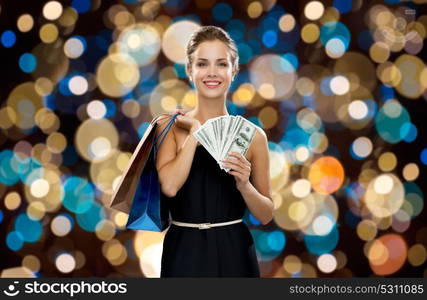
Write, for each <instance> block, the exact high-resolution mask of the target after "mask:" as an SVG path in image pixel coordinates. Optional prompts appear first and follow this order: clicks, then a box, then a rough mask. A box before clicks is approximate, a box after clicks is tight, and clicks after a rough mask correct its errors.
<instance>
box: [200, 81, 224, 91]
mask: <svg viewBox="0 0 427 300" xmlns="http://www.w3.org/2000/svg"><path fill="white" fill-rule="evenodd" d="M203 83H204V84H205V85H206V86H207V87H208V88H210V89H212V88H216V87H217V86H219V85H220V84H221V81H217V80H212V81H211V80H209V81H203Z"/></svg>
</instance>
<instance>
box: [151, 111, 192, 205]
mask: <svg viewBox="0 0 427 300" xmlns="http://www.w3.org/2000/svg"><path fill="white" fill-rule="evenodd" d="M184 118H186V119H184ZM183 119H184V120H183ZM188 119H189V118H188V117H183V116H178V117H177V122H176V123H175V124H173V125H172V127H171V130H170V131H169V133H168V134H167V136H166V137H165V139H164V140H163V143H162V145H161V146H160V148H159V151H158V152H157V159H156V168H157V172H158V174H159V181H160V188H161V190H162V192H163V193H164V194H165V195H166V196H168V197H174V196H175V195H176V193H177V192H178V191H179V189H180V188H181V187H182V186H183V185H184V183H185V181H186V180H187V177H188V174H189V173H190V169H191V165H192V163H193V157H194V153H195V151H196V147H197V143H198V142H197V140H196V139H195V138H194V136H193V132H194V130H196V129H198V127H199V126H200V123H198V121H197V122H193V123H194V124H193V123H191V122H189V121H188ZM183 122H187V123H186V124H184V126H187V129H189V135H188V137H187V139H186V140H185V141H184V144H183V146H182V148H181V149H180V150H179V151H177V143H176V139H175V133H174V130H175V126H177V123H180V124H181V126H182V124H183ZM197 123H198V124H197ZM166 124H167V122H164V123H163V124H161V125H160V124H159V125H158V127H157V132H156V134H157V135H158V134H160V132H161V131H162V130H163V128H164V127H165V126H166Z"/></svg>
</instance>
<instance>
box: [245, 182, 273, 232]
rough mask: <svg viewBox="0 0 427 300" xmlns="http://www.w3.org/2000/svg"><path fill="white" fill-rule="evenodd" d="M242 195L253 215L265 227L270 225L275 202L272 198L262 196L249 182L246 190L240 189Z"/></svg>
mask: <svg viewBox="0 0 427 300" xmlns="http://www.w3.org/2000/svg"><path fill="white" fill-rule="evenodd" d="M240 193H241V194H242V196H243V199H244V200H245V202H246V205H247V207H248V209H249V211H250V212H251V214H252V215H253V216H254V217H255V218H257V219H258V220H259V221H260V222H261V223H262V224H263V225H266V224H268V223H269V222H270V221H271V220H272V219H273V208H274V206H273V202H272V200H271V199H270V198H268V197H266V196H264V195H262V194H261V193H260V192H258V191H257V189H256V188H255V187H254V186H253V185H252V183H250V182H248V184H247V186H246V187H245V188H242V189H240Z"/></svg>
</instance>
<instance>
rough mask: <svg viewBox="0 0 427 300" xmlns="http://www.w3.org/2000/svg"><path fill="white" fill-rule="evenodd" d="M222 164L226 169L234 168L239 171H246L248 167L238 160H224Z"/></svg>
mask: <svg viewBox="0 0 427 300" xmlns="http://www.w3.org/2000/svg"><path fill="white" fill-rule="evenodd" d="M222 166H223V167H224V168H226V169H233V170H236V171H239V172H244V171H245V169H246V167H245V166H242V165H240V164H239V163H237V162H231V161H226V162H224V163H223V165H222Z"/></svg>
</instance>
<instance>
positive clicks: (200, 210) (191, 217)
mask: <svg viewBox="0 0 427 300" xmlns="http://www.w3.org/2000/svg"><path fill="white" fill-rule="evenodd" d="M161 197H162V199H161V201H167V203H168V205H169V209H170V213H171V217H172V219H173V220H175V221H180V222H187V223H218V222H227V221H232V220H236V219H240V218H243V216H244V214H245V209H246V203H245V201H244V199H243V197H242V195H241V194H240V192H239V190H237V188H236V182H235V179H234V176H233V175H231V174H228V173H226V172H225V171H224V170H221V169H220V167H219V165H218V164H217V162H216V160H215V159H214V158H213V157H212V156H211V155H210V154H209V152H208V151H207V150H206V149H205V148H204V147H203V146H200V145H199V146H197V148H196V152H195V154H194V158H193V164H192V166H191V169H190V173H189V175H188V178H187V180H186V182H185V183H184V185H183V186H182V187H181V189H180V190H179V191H178V193H177V194H176V195H175V197H171V198H169V197H167V196H166V195H164V194H163V193H162V194H161ZM160 277H260V272H259V267H258V261H257V257H256V252H255V246H254V241H253V239H252V235H251V233H250V232H249V229H248V228H247V226H246V224H245V223H244V222H243V221H242V222H240V223H237V224H231V225H226V226H218V227H211V228H210V229H198V228H191V227H182V226H177V225H174V224H171V225H170V227H169V229H168V230H167V232H166V235H165V238H164V242H163V254H162V260H161V272H160Z"/></svg>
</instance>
